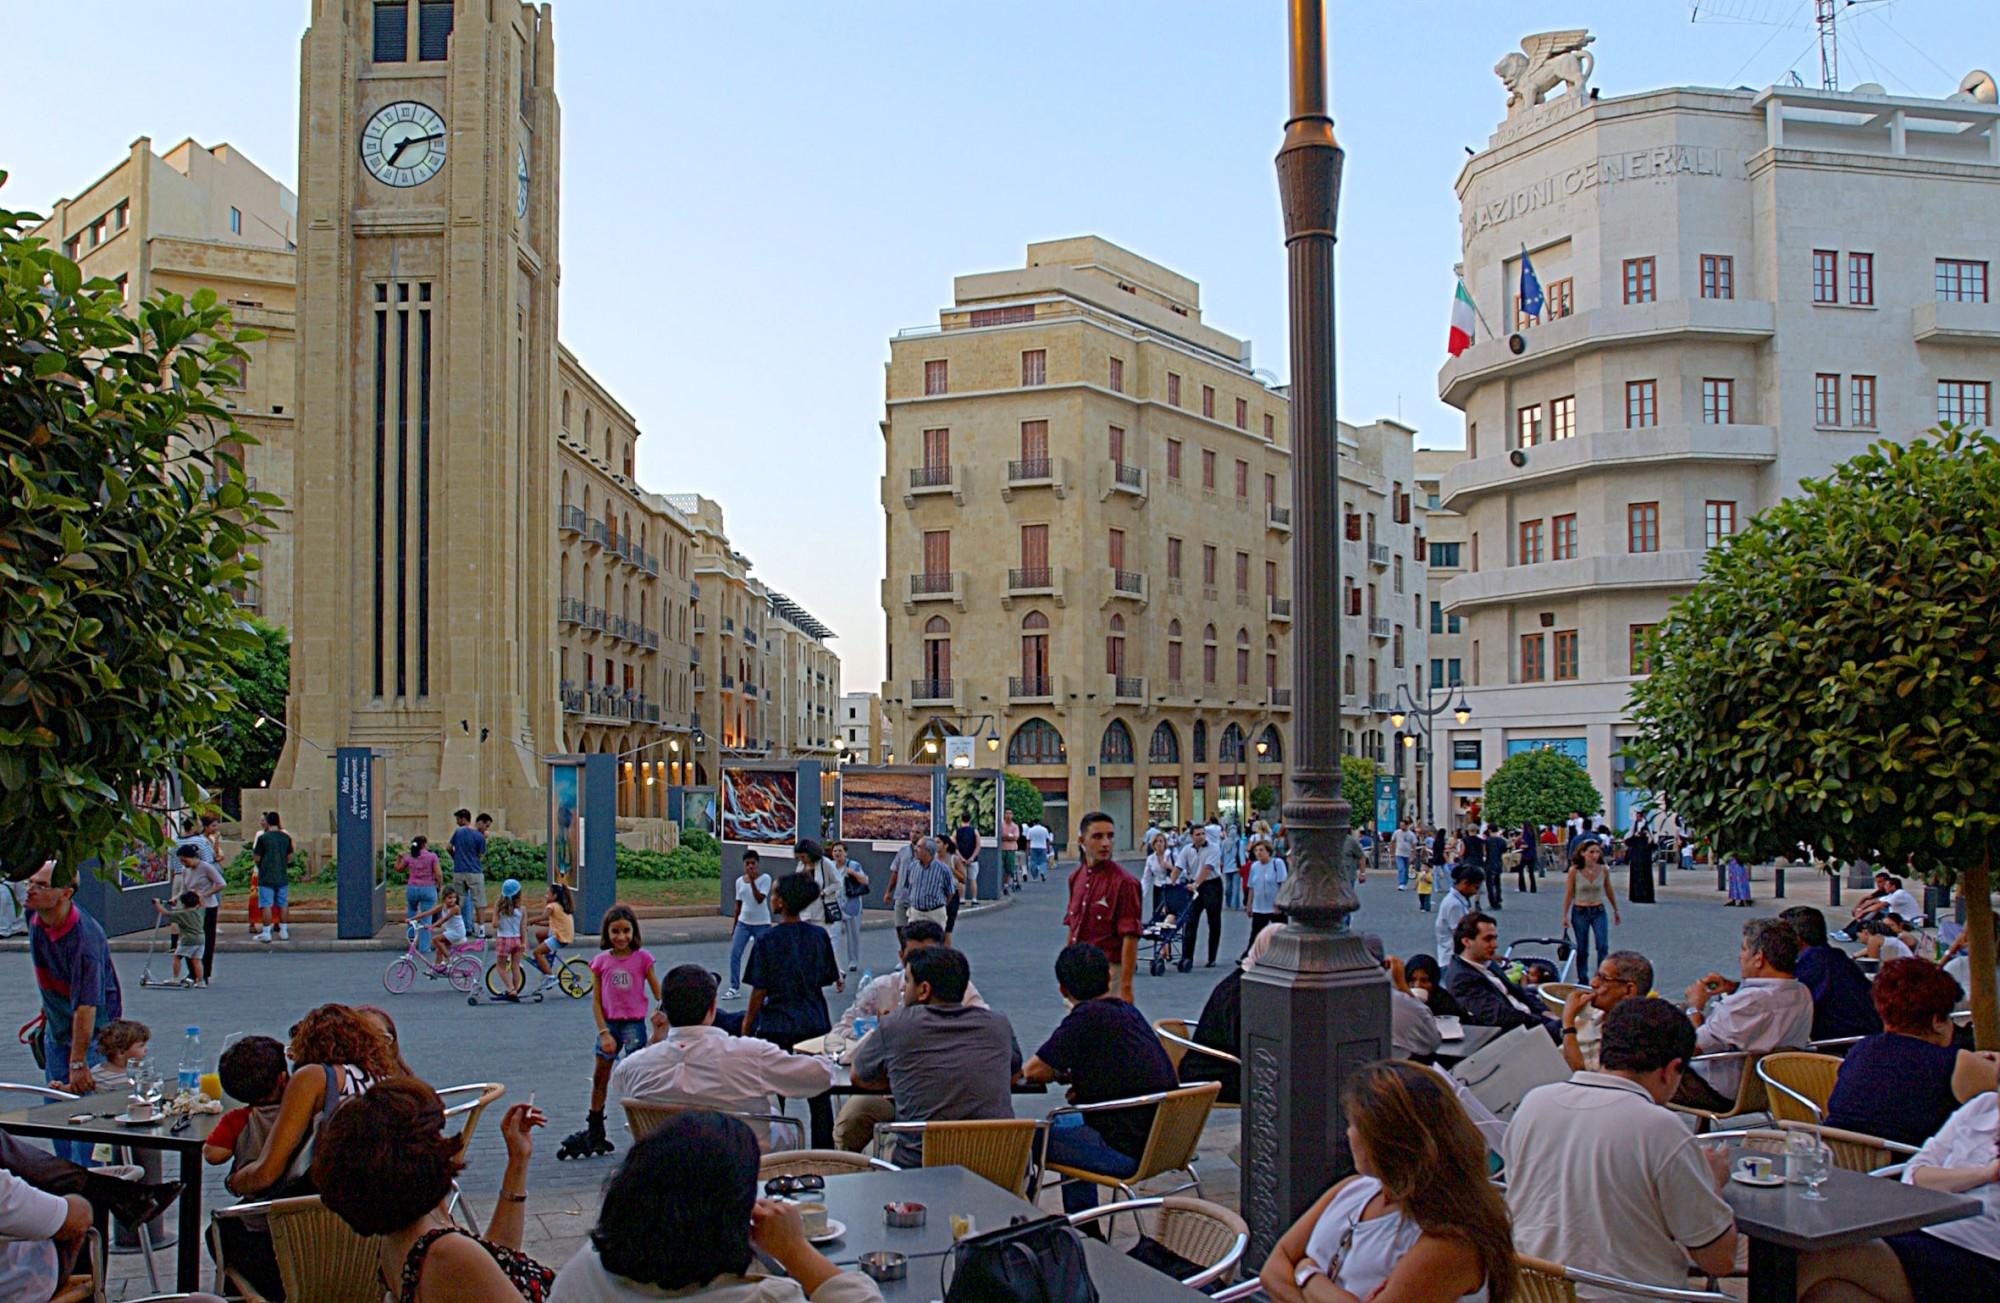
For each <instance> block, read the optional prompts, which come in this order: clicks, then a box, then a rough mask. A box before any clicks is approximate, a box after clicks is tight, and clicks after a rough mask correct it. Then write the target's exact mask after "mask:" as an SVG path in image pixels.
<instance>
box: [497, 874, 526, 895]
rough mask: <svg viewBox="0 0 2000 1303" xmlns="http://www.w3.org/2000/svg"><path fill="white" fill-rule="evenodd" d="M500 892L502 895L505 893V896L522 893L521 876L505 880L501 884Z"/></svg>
mask: <svg viewBox="0 0 2000 1303" xmlns="http://www.w3.org/2000/svg"><path fill="white" fill-rule="evenodd" d="M500 894H501V895H503V896H518V895H520V894H521V880H520V879H519V878H509V879H507V880H506V881H505V882H503V883H501V884H500Z"/></svg>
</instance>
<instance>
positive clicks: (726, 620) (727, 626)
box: [722, 615, 736, 637]
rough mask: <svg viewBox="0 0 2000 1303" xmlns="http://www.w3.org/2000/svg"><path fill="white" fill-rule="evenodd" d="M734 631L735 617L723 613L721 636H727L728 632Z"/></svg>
mask: <svg viewBox="0 0 2000 1303" xmlns="http://www.w3.org/2000/svg"><path fill="white" fill-rule="evenodd" d="M735 632H736V620H735V617H733V616H728V615H725V616H723V617H722V633H723V636H724V637H727V636H729V635H730V634H733V633H735Z"/></svg>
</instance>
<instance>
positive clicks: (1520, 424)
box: [1514, 403, 1542, 448]
mask: <svg viewBox="0 0 2000 1303" xmlns="http://www.w3.org/2000/svg"><path fill="white" fill-rule="evenodd" d="M1541 441H1542V405H1541V404H1540V403H1534V404H1532V405H1530V406H1527V407H1517V408H1515V409H1514V446H1515V447H1517V448H1532V447H1534V446H1535V445H1536V444H1538V443H1540V442H1541Z"/></svg>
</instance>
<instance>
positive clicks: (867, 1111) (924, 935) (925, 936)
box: [827, 918, 986, 1154]
mask: <svg viewBox="0 0 2000 1303" xmlns="http://www.w3.org/2000/svg"><path fill="white" fill-rule="evenodd" d="M943 944H944V929H943V928H942V927H939V926H938V925H937V924H936V923H933V922H931V921H930V920H929V919H927V918H920V919H915V920H912V921H911V923H910V925H909V926H908V927H906V928H904V929H903V945H902V949H901V950H899V951H898V952H897V958H898V960H900V961H901V962H900V963H898V965H897V967H896V970H895V971H894V972H890V973H884V974H882V976H880V977H877V978H875V979H874V980H872V981H870V982H869V983H868V984H867V985H866V986H864V987H862V988H861V990H860V991H858V992H857V993H856V994H855V996H854V1003H853V1004H850V1005H849V1006H847V1011H846V1012H845V1013H843V1014H841V1015H840V1020H839V1021H838V1022H836V1023H834V1025H833V1031H832V1033H831V1034H830V1035H829V1036H828V1037H827V1040H828V1041H829V1042H831V1043H838V1044H840V1045H843V1046H844V1047H845V1051H844V1057H845V1058H846V1059H847V1060H848V1061H849V1062H852V1061H853V1058H854V1054H855V1051H857V1050H858V1049H860V1048H861V1046H860V1042H861V1041H862V1040H863V1039H865V1038H864V1037H859V1036H856V1035H855V1034H854V1024H855V1021H856V1020H857V1019H861V1018H873V1019H875V1020H876V1021H877V1022H880V1021H881V1020H882V1019H883V1018H886V1017H888V1016H889V1015H890V1014H892V1013H894V1012H895V1011H896V1010H898V1009H900V1008H902V1007H903V1005H904V1003H905V1001H904V999H903V987H904V984H905V981H906V978H907V976H908V974H907V972H906V971H905V966H906V965H907V964H908V963H909V960H910V956H911V955H912V954H913V953H915V952H916V951H918V950H922V949H924V948H925V947H927V946H941V945H943ZM962 1003H964V1004H965V1005H967V1006H968V1007H970V1008H975V1009H984V1008H985V1007H986V1000H985V998H984V997H982V996H981V995H980V994H979V988H978V987H976V986H974V985H973V984H972V980H971V978H969V977H968V978H967V979H966V984H965V998H964V1000H963V1001H962ZM871 1034H872V1033H871ZM895 1118H896V1101H895V1100H894V1099H892V1098H890V1097H889V1096H887V1095H849V1096H848V1097H847V1102H846V1103H845V1104H842V1105H841V1106H840V1116H839V1117H837V1118H835V1119H834V1120H833V1143H834V1145H835V1147H837V1148H840V1149H845V1150H847V1151H848V1152H849V1153H855V1154H858V1153H861V1152H863V1151H864V1150H866V1149H867V1148H868V1146H869V1143H870V1142H871V1141H872V1140H873V1139H874V1138H875V1127H876V1126H877V1124H879V1123H883V1122H893V1121H895Z"/></svg>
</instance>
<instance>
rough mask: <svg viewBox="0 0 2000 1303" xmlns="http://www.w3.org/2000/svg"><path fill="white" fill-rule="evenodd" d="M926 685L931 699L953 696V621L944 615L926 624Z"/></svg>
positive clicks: (933, 617)
mask: <svg viewBox="0 0 2000 1303" xmlns="http://www.w3.org/2000/svg"><path fill="white" fill-rule="evenodd" d="M924 683H925V685H926V687H927V688H928V689H929V690H928V692H927V693H926V694H925V695H926V696H927V697H929V698H931V699H936V698H938V697H949V696H950V695H951V621H949V620H947V619H945V618H944V617H943V616H942V615H933V616H932V617H931V618H930V619H929V620H927V621H925V622H924Z"/></svg>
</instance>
